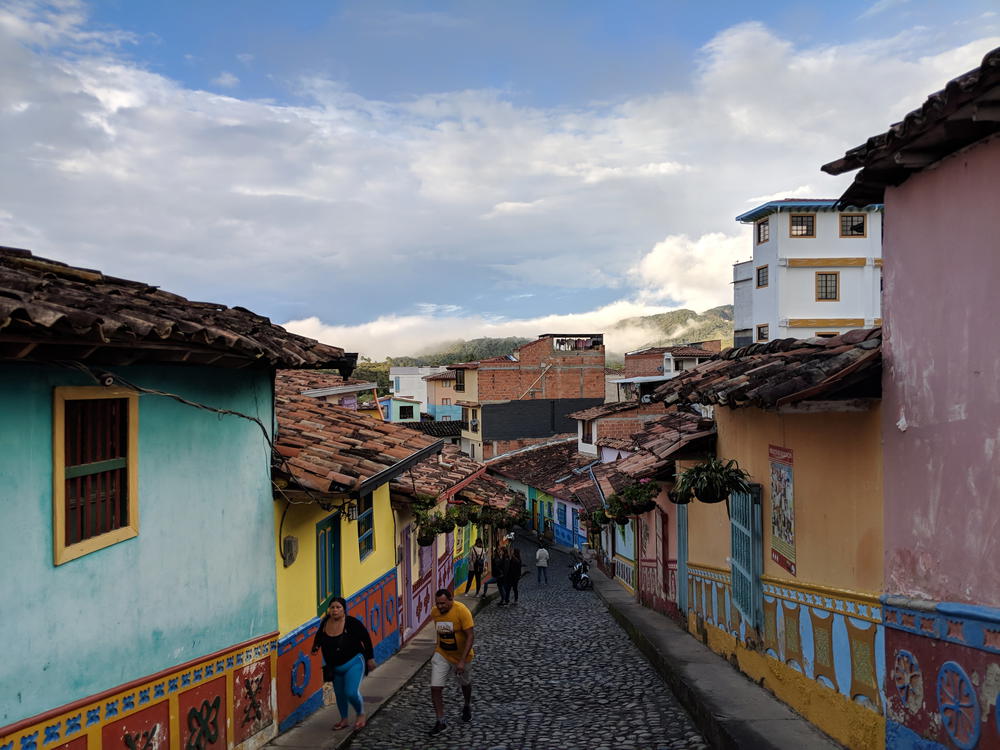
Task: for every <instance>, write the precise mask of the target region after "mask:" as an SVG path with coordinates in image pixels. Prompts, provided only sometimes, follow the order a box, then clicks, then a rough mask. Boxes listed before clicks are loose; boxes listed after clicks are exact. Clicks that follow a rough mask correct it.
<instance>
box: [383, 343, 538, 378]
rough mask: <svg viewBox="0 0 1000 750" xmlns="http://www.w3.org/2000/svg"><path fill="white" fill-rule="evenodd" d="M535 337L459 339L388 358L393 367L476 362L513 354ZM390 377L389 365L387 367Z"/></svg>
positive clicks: (387, 360)
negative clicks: (425, 349) (418, 352)
mask: <svg viewBox="0 0 1000 750" xmlns="http://www.w3.org/2000/svg"><path fill="white" fill-rule="evenodd" d="M532 340H533V339H525V338H521V337H519V336H508V337H506V338H479V339H471V340H470V341H464V340H461V339H460V340H458V341H453V342H451V343H450V344H444V345H443V346H442V347H441V348H440V349H438V350H436V351H429V352H422V353H420V354H417V355H414V356H409V357H389V358H387V359H386V362H387V363H388V366H393V367H427V366H435V365H452V364H455V363H456V362H474V361H476V360H479V359H486V358H487V357H500V356H504V355H506V354H513V353H514V350H515V349H517V347H519V346H521V345H522V344H527V343H528V342H529V341H532ZM386 377H388V367H387V368H386Z"/></svg>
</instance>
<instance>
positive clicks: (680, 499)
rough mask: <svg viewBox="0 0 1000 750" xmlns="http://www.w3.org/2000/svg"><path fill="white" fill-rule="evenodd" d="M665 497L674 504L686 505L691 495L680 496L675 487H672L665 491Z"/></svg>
mask: <svg viewBox="0 0 1000 750" xmlns="http://www.w3.org/2000/svg"><path fill="white" fill-rule="evenodd" d="M667 499H668V500H669V501H670V502H672V503H673V504H674V505H687V504H688V503H690V502H691V496H690V495H684V496H681V495H679V494H677V489H676V488H674V489H672V490H670V491H669V492H667Z"/></svg>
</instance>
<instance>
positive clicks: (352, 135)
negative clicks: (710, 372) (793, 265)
mask: <svg viewBox="0 0 1000 750" xmlns="http://www.w3.org/2000/svg"><path fill="white" fill-rule="evenodd" d="M996 7H997V6H996V3H995V0H990V1H989V2H987V1H979V0H954V1H953V2H948V3H945V2H917V0H875V1H874V2H870V1H868V0H843V1H842V2H818V1H817V0H811V1H809V2H791V1H789V2H769V3H747V2H712V1H711V0H708V1H707V2H706V1H705V0H702V1H701V2H687V1H686V0H676V1H674V0H648V1H645V0H620V1H617V2H611V1H610V0H608V1H607V2H592V1H590V0H545V1H542V0H533V1H531V2H520V0H504V2H486V1H485V0H484V1H482V2H472V1H471V0H465V1H464V2H457V1H456V2H420V1H419V0H410V1H408V2H388V1H386V2H382V1H381V0H365V1H363V2H338V1H336V0H328V1H324V2H319V1H316V2H309V1H308V0H296V1H295V2H284V3H275V2H273V0H267V1H264V0H212V2H207V3H206V2H204V0H196V1H188V0H171V1H170V2H165V1H161V2H152V1H146V2H139V1H137V0H95V1H94V2H82V1H78V0H59V1H58V2H34V1H33V0H0V144H2V148H0V245H7V246H13V247H23V248H28V249H30V250H32V251H33V252H34V253H35V254H37V255H40V256H43V257H48V258H54V259H57V260H62V261H65V262H68V263H72V264H75V265H82V266H86V267H88V268H97V269H100V270H101V271H103V272H104V273H106V274H109V275H113V276H118V277H124V278H131V279H137V280H141V281H145V282H148V283H151V284H156V285H159V286H162V287H163V288H165V289H167V290H169V291H171V292H174V293H177V294H181V295H183V296H186V297H189V298H192V299H198V300H203V301H212V302H220V303H223V304H227V305H240V306H243V307H247V308H249V309H251V310H254V311H255V312H258V313H260V314H262V315H266V316H268V317H269V318H271V320H272V321H274V322H276V323H279V324H282V325H285V326H286V327H287V328H289V329H290V330H293V331H295V332H297V333H302V334H305V335H308V336H312V337H315V338H318V339H320V340H322V341H325V342H327V343H330V344H334V345H336V346H342V347H344V348H345V349H347V350H348V351H356V352H359V353H361V354H362V355H364V356H367V357H371V358H374V359H381V358H382V357H384V356H386V355H396V356H398V355H406V354H413V353H416V352H419V351H426V350H432V349H433V348H434V347H435V345H436V344H440V343H442V342H447V341H453V340H455V339H458V338H466V339H468V338H474V337H478V336H526V337H534V336H535V335H537V334H540V333H544V332H549V331H560V332H581V333H591V332H601V331H604V330H605V329H607V328H608V327H609V326H611V325H612V324H613V323H614V322H616V321H618V320H620V319H622V318H626V317H633V316H638V315H647V314H653V313H657V312H664V311H667V310H672V309H677V308H682V307H685V308H690V309H693V310H696V311H702V310H705V309H707V308H710V307H714V306H716V305H720V304H726V303H731V302H732V287H731V285H730V282H731V280H732V264H733V263H734V262H736V261H739V260H745V259H747V258H749V257H750V256H751V244H750V235H749V230H748V228H747V227H744V226H741V225H739V224H738V223H736V222H735V221H734V217H735V216H736V215H738V214H740V213H743V212H745V211H747V210H748V209H750V208H753V207H754V206H755V205H758V204H760V203H763V202H766V201H768V200H772V199H776V198H784V197H803V198H805V197H808V198H835V197H838V196H839V195H840V193H841V192H842V190H843V189H844V188H845V187H846V185H847V184H848V183H849V181H850V179H851V177H850V176H849V175H848V176H841V177H836V178H835V177H830V176H827V175H825V174H823V173H822V172H820V170H819V167H820V165H821V164H824V163H826V162H828V161H832V160H834V159H836V158H839V157H840V156H841V155H843V153H844V151H845V150H847V149H849V148H852V147H854V146H856V145H859V144H860V143H862V142H863V141H864V140H865V139H866V138H868V137H869V136H872V135H875V134H876V133H880V132H883V131H885V129H886V128H887V127H888V125H889V124H890V123H892V122H895V121H898V120H900V119H901V118H902V117H903V115H905V114H906V112H908V111H910V110H912V109H914V108H916V107H918V106H919V105H920V104H921V103H922V102H923V101H924V99H925V98H926V96H927V95H928V94H930V93H931V92H933V91H936V90H938V89H940V88H942V87H943V85H944V84H945V83H946V82H947V81H948V80H949V79H951V78H953V77H955V76H957V75H959V74H961V73H963V72H965V71H967V70H969V69H971V68H974V67H976V66H977V65H978V64H979V63H980V61H981V59H982V57H983V55H984V54H985V53H986V52H987V51H989V50H990V49H993V48H995V47H998V46H1000V13H998V12H997V9H996ZM643 335H644V334H639V333H635V332H631V331H627V330H625V331H619V332H617V333H615V334H613V335H612V336H610V337H609V340H608V344H609V349H611V350H614V351H619V352H621V351H625V350H626V349H629V348H632V347H633V346H638V345H641V344H643V343H645V342H644V341H642V340H641V337H642V336H643Z"/></svg>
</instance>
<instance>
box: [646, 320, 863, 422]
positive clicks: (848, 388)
mask: <svg viewBox="0 0 1000 750" xmlns="http://www.w3.org/2000/svg"><path fill="white" fill-rule="evenodd" d="M881 368H882V329H881V328H859V329H856V330H853V331H848V332H847V333H844V334H842V335H840V336H835V337H833V338H813V339H775V340H774V341H769V342H767V343H764V344H751V345H750V346H744V347H741V348H739V349H734V348H730V349H727V350H726V351H724V352H722V353H721V354H719V355H718V356H717V357H716V358H715V359H712V360H710V361H708V362H703V363H702V364H700V365H698V366H697V367H694V368H692V369H690V370H685V371H683V372H682V373H681V374H680V375H678V376H677V377H676V378H674V379H673V380H668V381H667V382H666V383H664V384H663V385H661V386H659V387H658V388H657V389H656V392H655V395H654V398H656V399H659V400H663V401H664V402H666V403H667V404H677V403H679V404H684V403H693V404H699V403H700V404H722V405H724V406H729V407H733V408H736V407H740V406H758V407H761V408H770V407H775V406H781V405H782V404H789V403H795V402H797V401H803V400H805V399H808V398H814V397H817V396H825V397H827V398H835V397H843V396H845V395H850V396H858V395H862V396H879V395H880V394H881V383H880V375H881Z"/></svg>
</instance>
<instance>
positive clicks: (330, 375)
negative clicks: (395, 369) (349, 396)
mask: <svg viewBox="0 0 1000 750" xmlns="http://www.w3.org/2000/svg"><path fill="white" fill-rule="evenodd" d="M367 382H368V381H365V380H358V379H356V378H343V377H341V376H340V375H338V374H337V373H335V372H324V371H321V370H278V372H277V374H276V375H275V387H278V385H279V383H280V384H281V387H287V388H288V389H290V390H294V391H295V392H296V393H302V392H303V391H314V390H320V389H322V388H340V387H341V386H345V385H365V384H366V383H367Z"/></svg>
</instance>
